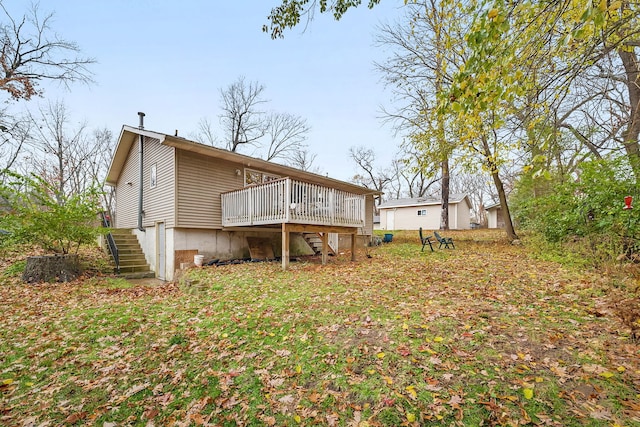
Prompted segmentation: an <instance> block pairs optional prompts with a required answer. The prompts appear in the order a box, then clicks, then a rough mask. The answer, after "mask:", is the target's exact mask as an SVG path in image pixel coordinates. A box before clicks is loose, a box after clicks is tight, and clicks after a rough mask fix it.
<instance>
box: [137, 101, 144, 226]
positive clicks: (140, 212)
mask: <svg viewBox="0 0 640 427" xmlns="http://www.w3.org/2000/svg"><path fill="white" fill-rule="evenodd" d="M138 116H139V117H140V125H139V126H138V128H139V129H140V130H143V129H144V113H143V112H138ZM143 154H144V136H142V133H141V134H140V135H139V141H138V157H139V169H140V181H139V184H140V185H138V230H140V231H145V230H144V227H143V226H142V215H144V210H142V200H143V197H142V196H143V190H144V170H143V166H144V161H143V160H144V156H143Z"/></svg>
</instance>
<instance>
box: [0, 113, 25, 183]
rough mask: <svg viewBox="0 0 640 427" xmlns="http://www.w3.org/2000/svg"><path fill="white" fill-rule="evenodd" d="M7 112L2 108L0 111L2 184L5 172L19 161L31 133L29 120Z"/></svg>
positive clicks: (0, 167) (0, 168) (0, 181)
mask: <svg viewBox="0 0 640 427" xmlns="http://www.w3.org/2000/svg"><path fill="white" fill-rule="evenodd" d="M7 110H8V109H7V108H4V109H3V110H2V111H0V159H2V160H1V161H2V163H0V183H2V182H4V179H5V177H6V172H7V171H9V170H11V169H12V168H13V166H14V164H15V163H16V161H17V160H18V159H19V155H20V153H21V152H22V149H23V147H24V146H25V145H26V143H27V141H28V139H29V135H30V131H31V126H30V125H31V122H30V121H29V120H27V119H25V118H23V117H18V116H14V115H12V114H8V113H7Z"/></svg>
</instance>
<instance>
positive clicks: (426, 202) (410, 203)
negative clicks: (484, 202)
mask: <svg viewBox="0 0 640 427" xmlns="http://www.w3.org/2000/svg"><path fill="white" fill-rule="evenodd" d="M464 199H467V204H468V205H469V206H471V203H470V202H469V198H468V197H467V195H466V194H450V195H449V204H450V205H451V204H456V203H460V202H462V201H463V200H464ZM441 204H442V199H441V198H439V197H437V198H436V197H414V198H410V199H396V200H388V201H386V202H384V203H381V204H380V205H378V209H391V208H407V207H415V206H432V205H441Z"/></svg>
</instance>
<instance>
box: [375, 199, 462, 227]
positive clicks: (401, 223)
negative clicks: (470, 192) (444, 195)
mask: <svg viewBox="0 0 640 427" xmlns="http://www.w3.org/2000/svg"><path fill="white" fill-rule="evenodd" d="M378 209H379V212H380V229H381V230H418V229H419V228H420V227H422V228H423V229H425V230H438V229H439V228H440V216H441V214H442V201H441V200H440V199H437V198H428V197H419V198H409V199H397V200H389V201H387V202H384V203H382V204H380V205H379V206H378ZM449 228H450V229H452V230H467V229H470V228H471V202H470V201H469V197H467V196H466V195H464V194H452V195H450V196H449Z"/></svg>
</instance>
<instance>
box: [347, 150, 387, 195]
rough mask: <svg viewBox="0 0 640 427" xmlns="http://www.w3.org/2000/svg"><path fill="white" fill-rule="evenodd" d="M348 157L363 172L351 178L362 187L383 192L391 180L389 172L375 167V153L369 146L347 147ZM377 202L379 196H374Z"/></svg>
mask: <svg viewBox="0 0 640 427" xmlns="http://www.w3.org/2000/svg"><path fill="white" fill-rule="evenodd" d="M349 157H351V159H352V160H353V161H354V162H355V163H356V165H358V167H359V168H360V169H361V170H362V172H363V174H362V175H360V174H357V175H356V176H354V177H353V180H354V181H355V182H356V183H357V184H360V185H362V186H364V187H367V188H372V189H374V190H376V191H380V192H384V190H385V189H386V188H387V186H388V185H389V183H390V182H391V181H392V178H391V177H390V173H389V172H388V171H386V170H381V169H376V166H375V164H374V163H375V159H376V155H375V153H374V152H373V150H372V149H370V148H365V147H362V146H360V147H351V148H350V149H349ZM376 200H377V204H378V205H379V204H380V203H381V202H382V197H381V196H376Z"/></svg>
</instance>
